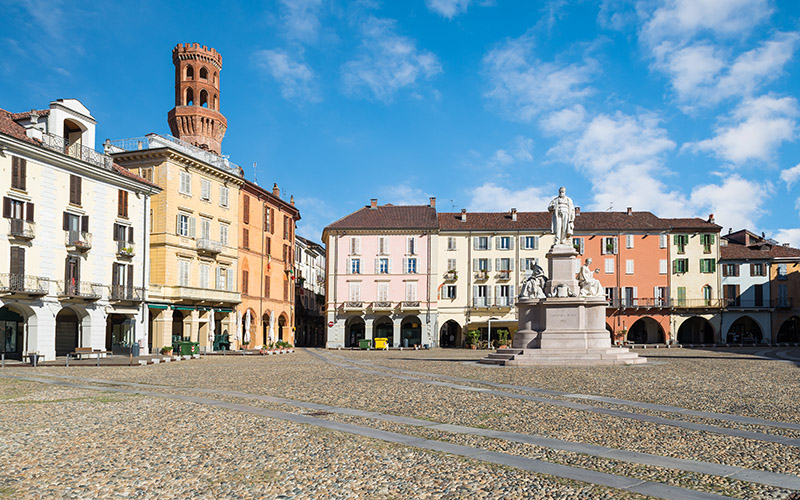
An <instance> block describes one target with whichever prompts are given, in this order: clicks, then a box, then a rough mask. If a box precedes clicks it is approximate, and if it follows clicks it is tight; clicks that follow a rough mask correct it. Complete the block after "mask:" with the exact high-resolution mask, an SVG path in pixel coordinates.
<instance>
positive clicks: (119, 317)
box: [105, 314, 136, 354]
mask: <svg viewBox="0 0 800 500" xmlns="http://www.w3.org/2000/svg"><path fill="white" fill-rule="evenodd" d="M135 340H136V319H135V318H134V316H133V315H132V314H109V315H108V317H107V318H106V346H105V349H106V350H107V351H111V352H113V353H114V354H128V353H129V352H130V349H131V346H132V345H133V343H134V342H135Z"/></svg>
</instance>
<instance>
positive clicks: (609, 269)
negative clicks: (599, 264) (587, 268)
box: [605, 259, 614, 274]
mask: <svg viewBox="0 0 800 500" xmlns="http://www.w3.org/2000/svg"><path fill="white" fill-rule="evenodd" d="M605 263H606V264H605V266H606V268H605V271H606V274H614V259H605Z"/></svg>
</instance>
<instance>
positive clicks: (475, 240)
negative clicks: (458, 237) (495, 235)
mask: <svg viewBox="0 0 800 500" xmlns="http://www.w3.org/2000/svg"><path fill="white" fill-rule="evenodd" d="M472 249H473V250H477V249H478V237H477V236H473V237H472Z"/></svg>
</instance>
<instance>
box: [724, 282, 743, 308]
mask: <svg viewBox="0 0 800 500" xmlns="http://www.w3.org/2000/svg"><path fill="white" fill-rule="evenodd" d="M722 296H723V297H724V298H725V303H726V304H727V305H729V306H739V305H741V304H740V301H739V285H722Z"/></svg>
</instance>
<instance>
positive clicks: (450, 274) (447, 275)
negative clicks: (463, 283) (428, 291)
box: [444, 269, 458, 281]
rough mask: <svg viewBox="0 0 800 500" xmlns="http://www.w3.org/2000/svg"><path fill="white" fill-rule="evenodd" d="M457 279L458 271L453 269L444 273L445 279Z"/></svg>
mask: <svg viewBox="0 0 800 500" xmlns="http://www.w3.org/2000/svg"><path fill="white" fill-rule="evenodd" d="M457 279H458V272H457V271H455V270H453V269H451V270H449V271H447V272H446V273H444V280H445V281H456V280H457Z"/></svg>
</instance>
